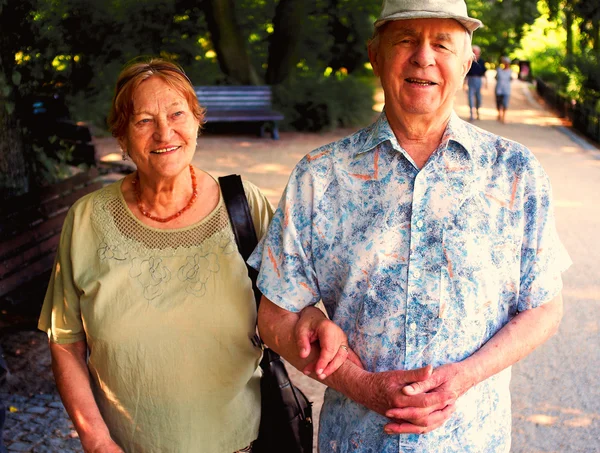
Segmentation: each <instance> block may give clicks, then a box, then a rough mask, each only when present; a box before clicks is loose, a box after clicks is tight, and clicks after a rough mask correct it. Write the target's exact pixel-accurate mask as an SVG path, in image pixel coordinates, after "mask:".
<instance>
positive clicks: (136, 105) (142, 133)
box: [119, 76, 200, 179]
mask: <svg viewBox="0 0 600 453" xmlns="http://www.w3.org/2000/svg"><path fill="white" fill-rule="evenodd" d="M132 100H133V113H132V115H131V117H130V119H129V124H128V126H127V130H126V133H125V136H124V137H121V138H119V144H120V145H121V148H122V149H123V150H126V151H127V152H128V153H129V155H130V157H131V160H132V161H133V162H134V163H135V164H136V166H137V169H138V171H139V172H140V173H141V174H143V175H144V176H146V177H147V178H150V179H171V178H174V177H176V176H178V175H179V174H180V173H181V172H182V171H183V170H184V169H186V168H187V167H188V166H189V164H190V162H191V161H192V158H193V156H194V153H195V151H196V139H197V137H198V128H199V126H200V123H199V121H198V120H197V119H196V117H195V116H194V115H193V113H192V111H191V110H190V106H189V105H188V102H187V100H186V98H185V97H184V96H182V94H181V93H179V92H178V91H177V90H176V89H174V88H173V87H171V86H170V85H169V84H168V83H166V82H165V81H164V80H163V79H161V78H160V77H156V76H154V77H150V78H149V79H146V80H144V81H143V82H142V83H140V85H139V86H138V87H137V88H136V89H135V91H134V92H133V97H132Z"/></svg>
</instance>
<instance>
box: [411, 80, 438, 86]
mask: <svg viewBox="0 0 600 453" xmlns="http://www.w3.org/2000/svg"><path fill="white" fill-rule="evenodd" d="M406 80H407V81H408V82H410V83H416V84H417V85H423V86H425V85H435V83H433V82H429V81H427V80H420V79H406Z"/></svg>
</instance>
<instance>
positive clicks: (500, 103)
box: [496, 57, 512, 123]
mask: <svg viewBox="0 0 600 453" xmlns="http://www.w3.org/2000/svg"><path fill="white" fill-rule="evenodd" d="M511 81H512V70H511V69H510V58H508V57H501V58H500V66H499V67H498V70H497V71H496V108H497V109H498V121H500V122H501V123H504V122H506V109H508V101H509V100H510V89H511Z"/></svg>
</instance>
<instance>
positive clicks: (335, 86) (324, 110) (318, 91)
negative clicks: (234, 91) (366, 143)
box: [273, 71, 374, 132]
mask: <svg viewBox="0 0 600 453" xmlns="http://www.w3.org/2000/svg"><path fill="white" fill-rule="evenodd" d="M273 94H274V104H275V106H276V108H277V109H278V110H280V111H282V112H283V113H284V115H285V120H284V121H283V122H282V124H281V127H282V129H295V130H302V131H311V132H316V131H321V130H328V129H334V128H336V127H357V126H365V125H366V124H368V123H369V121H371V120H372V119H373V116H374V112H373V110H372V107H373V94H374V87H373V83H372V80H371V79H369V78H366V77H359V76H355V75H343V74H342V73H337V74H335V73H334V74H332V75H331V76H329V77H327V76H325V75H323V74H316V73H314V72H312V71H299V72H298V74H297V75H296V76H295V77H292V78H290V79H288V80H287V81H286V82H285V83H283V84H281V85H278V86H275V87H274V92H273Z"/></svg>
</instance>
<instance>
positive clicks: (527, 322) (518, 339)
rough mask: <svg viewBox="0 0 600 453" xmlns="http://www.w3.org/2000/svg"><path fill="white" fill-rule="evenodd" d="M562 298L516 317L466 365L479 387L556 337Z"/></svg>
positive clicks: (464, 363)
mask: <svg viewBox="0 0 600 453" xmlns="http://www.w3.org/2000/svg"><path fill="white" fill-rule="evenodd" d="M562 311H563V303H562V296H561V295H560V294H559V295H558V296H557V297H555V298H554V299H552V300H551V301H550V302H547V303H545V304H544V305H541V306H539V307H537V308H533V309H531V310H526V311H523V312H521V313H519V314H518V315H517V316H515V317H514V318H513V319H512V320H511V321H510V322H509V323H508V324H507V325H506V326H504V327H503V328H502V329H501V330H500V331H498V333H497V334H496V335H494V336H493V337H492V338H491V339H490V340H489V341H488V342H487V343H486V344H485V345H483V346H482V347H481V349H479V350H478V351H477V352H476V353H474V354H473V355H472V356H471V357H469V358H468V359H466V360H464V361H463V365H464V366H467V367H469V369H470V370H471V371H472V372H473V375H474V376H475V379H476V383H478V382H481V381H484V380H485V379H487V378H489V377H490V376H493V375H494V374H496V373H499V372H500V371H502V370H504V369H505V368H508V367H509V366H511V365H513V364H515V363H517V362H518V361H519V360H521V359H523V358H524V357H526V356H527V355H528V354H529V353H531V352H532V351H533V350H534V349H535V348H537V347H538V346H539V345H541V344H542V343H544V342H545V341H546V340H548V338H550V337H551V336H552V335H554V334H555V333H556V331H557V330H558V326H559V324H560V320H561V318H562Z"/></svg>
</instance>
